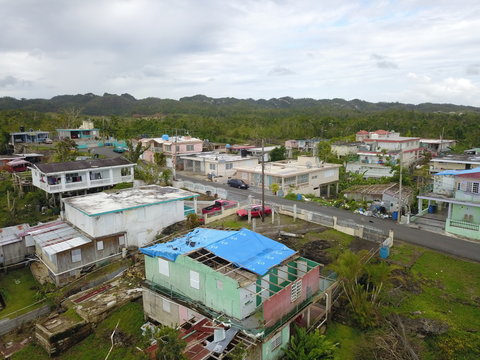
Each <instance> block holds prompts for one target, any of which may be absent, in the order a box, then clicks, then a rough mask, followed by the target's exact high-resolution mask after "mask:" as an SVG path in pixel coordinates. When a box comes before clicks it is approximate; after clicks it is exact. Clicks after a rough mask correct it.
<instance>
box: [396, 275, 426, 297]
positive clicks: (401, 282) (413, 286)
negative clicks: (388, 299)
mask: <svg viewBox="0 0 480 360" xmlns="http://www.w3.org/2000/svg"><path fill="white" fill-rule="evenodd" d="M391 275H392V276H391V282H392V286H393V287H394V288H399V289H402V290H405V291H408V292H410V293H412V294H415V295H418V294H421V293H422V292H423V290H422V283H421V282H420V281H417V280H415V279H414V278H413V276H412V275H411V274H410V272H408V271H407V270H406V269H393V270H392V272H391Z"/></svg>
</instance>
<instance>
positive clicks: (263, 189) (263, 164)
mask: <svg viewBox="0 0 480 360" xmlns="http://www.w3.org/2000/svg"><path fill="white" fill-rule="evenodd" d="M263 222H265V140H264V139H262V223H263Z"/></svg>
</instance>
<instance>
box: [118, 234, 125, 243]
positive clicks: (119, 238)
mask: <svg viewBox="0 0 480 360" xmlns="http://www.w3.org/2000/svg"><path fill="white" fill-rule="evenodd" d="M118 244H119V245H124V244H125V235H122V236H119V237H118Z"/></svg>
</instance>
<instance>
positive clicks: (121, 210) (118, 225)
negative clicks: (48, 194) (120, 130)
mask: <svg viewBox="0 0 480 360" xmlns="http://www.w3.org/2000/svg"><path fill="white" fill-rule="evenodd" d="M197 196H199V195H198V194H194V193H191V192H188V191H185V190H181V189H177V188H174V187H169V186H165V187H163V186H158V185H149V186H141V187H137V188H129V189H123V190H118V191H111V192H101V193H95V194H89V195H84V196H75V197H70V198H67V199H63V205H64V212H63V218H64V219H66V220H68V221H69V222H70V223H71V224H72V225H74V226H75V227H77V228H78V229H80V230H81V231H83V232H84V233H86V234H87V235H88V236H90V237H92V238H101V237H104V236H110V235H112V234H124V236H125V240H124V241H125V246H137V247H140V246H144V245H145V244H147V243H149V242H151V241H153V240H154V239H155V236H156V235H157V234H158V233H159V232H161V231H162V230H163V229H164V228H165V227H167V226H170V225H172V224H175V223H177V222H179V221H182V220H185V212H186V211H188V210H186V209H185V204H184V202H185V200H187V199H192V198H193V199H194V204H195V208H196V197H197Z"/></svg>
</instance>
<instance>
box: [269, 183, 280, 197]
mask: <svg viewBox="0 0 480 360" xmlns="http://www.w3.org/2000/svg"><path fill="white" fill-rule="evenodd" d="M270 190H272V192H273V193H274V194H275V195H277V192H278V190H280V185H279V184H278V183H273V184H271V185H270Z"/></svg>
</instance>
